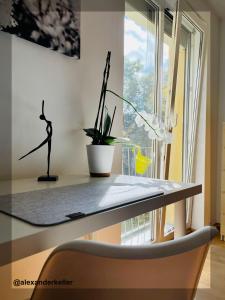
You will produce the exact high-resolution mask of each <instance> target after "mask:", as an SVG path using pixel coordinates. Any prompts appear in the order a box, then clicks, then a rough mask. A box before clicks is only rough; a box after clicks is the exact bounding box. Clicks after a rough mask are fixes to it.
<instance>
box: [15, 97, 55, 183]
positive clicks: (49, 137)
mask: <svg viewBox="0 0 225 300" xmlns="http://www.w3.org/2000/svg"><path fill="white" fill-rule="evenodd" d="M44 106H45V102H44V100H43V101H42V114H41V115H40V119H41V120H43V121H45V122H46V123H47V127H46V132H47V138H46V139H45V140H44V141H43V142H42V143H41V144H40V145H39V146H37V147H36V148H34V149H33V150H31V151H30V152H28V153H27V154H25V155H24V156H22V157H21V158H20V159H19V160H21V159H23V158H25V157H26V156H28V155H30V154H31V153H33V152H35V151H37V150H38V149H40V148H41V147H43V146H44V145H45V144H47V143H48V157H47V161H48V168H47V175H45V176H40V177H38V181H57V180H58V176H55V175H49V171H50V158H51V149H52V134H53V129H52V122H51V121H48V120H47V119H46V117H45V114H44Z"/></svg>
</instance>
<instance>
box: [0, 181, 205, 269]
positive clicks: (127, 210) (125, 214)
mask: <svg viewBox="0 0 225 300" xmlns="http://www.w3.org/2000/svg"><path fill="white" fill-rule="evenodd" d="M118 176H119V177H120V178H121V176H122V175H114V176H111V177H110V178H109V179H108V180H110V181H111V183H112V185H113V183H114V182H115V181H116V180H117V178H118ZM101 180H104V179H101V178H90V177H89V176H88V175H82V176H65V177H61V178H60V180H59V181H58V182H56V183H38V182H37V181H36V179H22V180H15V181H12V182H11V183H9V182H1V183H0V194H1V195H4V194H6V193H7V192H9V191H7V187H9V184H11V189H12V193H14V194H15V193H22V192H27V191H34V190H41V189H51V188H55V187H61V186H67V185H75V184H82V183H92V182H94V181H101ZM132 180H135V181H136V182H137V183H141V182H142V180H145V182H146V178H145V179H142V178H141V177H132ZM148 180H149V186H151V185H154V186H158V187H159V189H160V190H161V191H163V192H164V194H163V195H161V196H156V197H153V198H151V199H146V200H144V201H140V202H135V203H132V204H128V205H125V206H122V207H118V208H114V209H110V210H108V211H104V212H100V213H97V214H94V215H91V216H88V217H84V218H82V219H77V220H74V221H71V222H67V223H64V224H60V225H56V226H50V227H37V226H32V225H29V224H27V223H25V222H23V221H20V220H17V219H15V218H12V217H10V216H7V215H5V214H3V213H0V228H1V235H0V254H1V256H0V265H4V264H7V263H9V262H11V261H16V260H19V259H22V258H25V257H27V256H30V255H33V254H35V253H38V252H41V251H44V250H46V249H49V248H51V247H54V246H57V245H59V244H62V243H65V242H68V241H71V240H73V239H76V238H79V237H81V236H83V235H85V234H88V233H90V232H94V231H97V230H99V229H102V228H104V227H108V226H111V225H114V224H117V223H120V222H122V221H125V220H127V219H129V218H132V217H135V216H138V215H141V214H143V213H145V212H149V211H153V210H155V209H158V208H161V207H163V206H166V205H169V204H172V203H176V202H178V201H180V200H183V199H186V198H189V197H192V196H194V195H197V194H200V193H201V191H202V186H201V185H198V184H185V183H175V182H170V181H164V180H157V179H148ZM84 201H85V199H84ZM183 221H184V222H185V220H183ZM8 228H10V229H11V235H10V234H9V232H8V233H7V230H6V229H8ZM4 229H5V230H4ZM9 249H12V257H11V261H9V255H7V254H8V253H9Z"/></svg>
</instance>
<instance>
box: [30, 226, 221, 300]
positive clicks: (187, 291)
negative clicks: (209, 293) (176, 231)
mask: <svg viewBox="0 0 225 300" xmlns="http://www.w3.org/2000/svg"><path fill="white" fill-rule="evenodd" d="M217 233H218V232H217V230H216V229H215V228H213V227H205V228H202V229H200V230H198V231H196V232H194V233H192V234H189V235H186V236H184V237H181V238H179V239H176V240H174V241H169V242H165V243H160V244H153V245H147V246H115V245H109V244H101V243H96V242H91V241H73V242H70V243H66V244H64V245H62V246H59V247H58V248H56V249H55V250H54V251H53V252H52V254H51V255H50V256H49V258H48V259H47V261H46V263H45V265H44V267H43V269H42V272H41V274H40V277H39V280H43V281H45V280H48V281H49V282H48V285H45V286H41V285H38V286H37V287H36V288H35V290H34V293H33V296H32V300H48V299H66V300H70V299H71V300H75V299H78V300H81V299H91V300H93V299H98V300H103V299H104V300H106V299H110V300H111V299H112V300H113V299H116V300H117V299H121V300H122V299H123V300H124V299H125V300H128V299H135V300H136V299H140V300H142V299H153V300H158V299H159V300H160V299H163V300H164V299H165V300H170V299H173V300H174V299H178V300H187V299H193V297H194V295H195V291H196V288H197V285H198V280H199V277H200V274H201V270H202V267H203V264H204V261H205V257H206V254H207V251H208V246H209V243H210V241H211V240H212V238H213V237H214V236H215V235H216V234H217ZM63 279H65V280H68V281H70V280H71V281H72V285H66V284H65V285H54V286H53V284H54V283H53V282H50V281H54V280H58V281H60V280H63ZM55 283H56V282H55Z"/></svg>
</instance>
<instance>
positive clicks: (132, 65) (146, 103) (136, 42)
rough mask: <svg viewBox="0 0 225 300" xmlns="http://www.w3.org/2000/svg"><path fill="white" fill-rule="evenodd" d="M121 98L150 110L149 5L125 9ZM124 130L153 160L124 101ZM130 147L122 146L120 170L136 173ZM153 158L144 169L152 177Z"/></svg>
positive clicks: (152, 34) (152, 28) (152, 43)
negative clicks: (143, 9) (145, 8)
mask: <svg viewBox="0 0 225 300" xmlns="http://www.w3.org/2000/svg"><path fill="white" fill-rule="evenodd" d="M124 22H125V23H124V29H125V37H124V60H125V62H124V98H125V99H128V100H130V101H131V102H132V103H133V104H134V105H135V107H136V108H137V110H138V111H140V112H142V111H146V112H147V113H150V112H152V113H153V112H154V102H155V81H156V80H155V73H156V72H155V70H156V58H155V57H156V25H155V16H154V13H153V8H152V7H151V6H150V5H149V6H148V10H147V11H141V12H139V11H135V10H132V9H129V10H128V11H127V12H126V14H125V21H124ZM123 111H124V131H125V135H126V136H128V137H129V138H130V140H131V143H132V144H134V145H138V146H140V147H141V151H142V153H143V154H144V155H145V156H148V157H150V158H151V159H153V160H154V153H153V142H152V141H151V140H150V139H148V138H146V137H147V134H146V131H145V130H144V128H143V127H142V128H138V127H137V125H136V123H135V117H136V115H135V114H134V111H133V109H132V108H131V107H130V106H129V105H128V104H126V103H125V104H124V107H123ZM135 155H136V153H135V152H134V151H133V149H132V147H124V149H123V173H124V174H127V175H137V174H136V168H135ZM153 168H154V162H153V163H152V164H151V166H150V167H149V169H147V170H146V174H144V175H146V176H150V177H152V175H153V174H152V173H153V172H152V170H153Z"/></svg>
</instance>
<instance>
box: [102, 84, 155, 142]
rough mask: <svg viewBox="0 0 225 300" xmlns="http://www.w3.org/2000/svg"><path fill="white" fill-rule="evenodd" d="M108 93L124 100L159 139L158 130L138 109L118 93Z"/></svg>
mask: <svg viewBox="0 0 225 300" xmlns="http://www.w3.org/2000/svg"><path fill="white" fill-rule="evenodd" d="M106 92H109V93H111V94H113V95H114V96H116V97H118V98H119V99H121V100H123V101H124V102H126V103H128V104H129V105H130V106H131V107H132V108H133V110H134V111H135V112H136V113H137V114H138V115H139V117H141V118H142V120H144V121H145V123H146V124H147V125H148V126H149V127H150V128H151V129H152V130H153V131H154V132H155V134H156V135H157V136H158V137H159V135H158V134H157V132H156V130H155V129H154V128H153V127H152V126H151V125H150V124H149V123H148V121H147V120H146V119H145V118H144V117H143V116H142V115H141V114H140V113H139V112H138V111H137V109H136V108H135V106H134V105H133V104H132V103H131V102H130V101H128V100H126V99H124V98H123V97H121V96H120V95H118V94H117V93H115V92H113V91H111V90H106Z"/></svg>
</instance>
